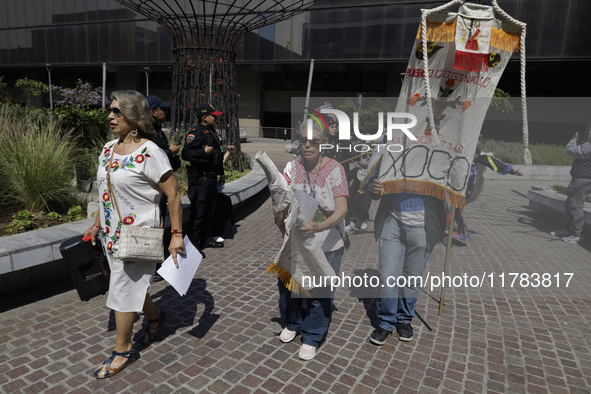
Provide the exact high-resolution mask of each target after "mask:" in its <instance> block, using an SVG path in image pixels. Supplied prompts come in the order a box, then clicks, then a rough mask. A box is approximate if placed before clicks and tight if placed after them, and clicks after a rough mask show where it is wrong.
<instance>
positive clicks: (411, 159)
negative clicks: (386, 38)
mask: <svg viewBox="0 0 591 394" xmlns="http://www.w3.org/2000/svg"><path fill="white" fill-rule="evenodd" d="M520 34H521V31H520V29H519V28H518V27H517V26H515V25H513V24H510V23H507V22H503V21H500V20H497V19H495V18H494V12H493V9H492V7H489V6H483V5H476V4H463V5H462V6H460V8H459V11H458V12H457V13H433V14H431V15H429V16H428V17H427V41H428V43H427V48H423V45H422V39H421V36H422V34H421V30H420V28H419V32H418V34H417V36H416V40H415V44H414V46H413V50H412V52H411V57H410V60H409V63H408V67H407V71H406V76H405V78H404V82H403V84H402V89H401V92H400V96H399V99H398V104H397V107H396V112H397V113H410V114H413V115H414V116H416V118H417V124H416V126H414V127H412V129H411V132H412V134H413V135H414V136H415V137H416V138H417V140H416V141H413V140H411V139H410V138H408V137H407V136H405V135H404V134H403V133H402V132H400V133H399V134H396V133H394V134H393V136H392V139H391V140H389V141H387V144H389V145H391V144H398V145H401V146H402V147H400V149H399V150H400V151H398V152H396V151H395V150H396V149H391V150H387V149H384V150H383V151H382V152H381V156H379V160H376V161H375V163H374V167H373V168H370V171H369V172H368V175H369V176H368V177H366V178H365V180H364V183H365V182H367V181H368V180H369V178H370V177H371V175H372V173H375V172H377V171H379V179H380V180H381V182H382V183H383V184H384V193H385V194H391V193H401V192H411V193H418V194H423V195H430V196H434V197H437V198H440V199H446V200H447V201H448V202H452V201H455V202H456V205H457V206H463V205H464V204H465V192H466V187H467V179H468V175H469V170H470V164H471V163H472V159H473V156H474V152H475V150H476V144H477V142H478V136H479V135H480V130H481V127H482V123H483V121H484V117H485V115H486V112H487V110H488V107H489V105H490V101H491V98H492V96H493V94H494V91H495V88H496V86H497V84H498V82H499V80H500V78H501V75H502V74H503V71H504V70H505V67H506V66H507V63H508V62H509V58H510V57H511V55H512V53H513V52H518V51H519V38H520ZM423 56H428V61H429V70H428V71H427V72H428V75H429V77H430V88H431V102H432V105H433V119H434V124H435V128H436V129H437V131H438V136H439V140H440V141H441V142H440V144H436V143H434V141H433V140H432V134H431V127H430V125H429V111H428V106H427V101H426V100H427V98H426V89H425V78H424V76H425V75H424V73H425V70H424V69H423ZM394 123H408V121H407V120H406V119H394ZM363 186H364V185H362V187H363Z"/></svg>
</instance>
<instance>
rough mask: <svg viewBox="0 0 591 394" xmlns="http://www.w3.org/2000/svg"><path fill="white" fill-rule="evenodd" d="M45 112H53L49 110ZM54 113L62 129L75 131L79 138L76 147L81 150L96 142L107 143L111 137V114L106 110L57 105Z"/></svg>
mask: <svg viewBox="0 0 591 394" xmlns="http://www.w3.org/2000/svg"><path fill="white" fill-rule="evenodd" d="M45 111H46V112H51V110H47V109H45ZM52 113H53V116H54V117H55V118H57V119H59V120H60V121H61V128H62V130H64V132H68V131H70V130H72V129H73V130H74V133H73V135H74V136H75V137H77V139H76V145H78V146H79V147H80V148H83V149H85V148H88V147H89V146H90V145H93V144H94V143H95V142H96V141H105V142H106V141H107V138H109V137H111V131H110V129H109V114H108V113H107V111H106V110H105V109H104V108H98V109H90V108H88V107H82V108H78V107H75V106H69V105H64V104H59V103H56V106H55V107H54V109H53V112H52ZM101 148H102V145H101ZM97 157H98V156H97Z"/></svg>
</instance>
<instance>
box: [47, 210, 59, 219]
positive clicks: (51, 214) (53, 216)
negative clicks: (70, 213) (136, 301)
mask: <svg viewBox="0 0 591 394" xmlns="http://www.w3.org/2000/svg"><path fill="white" fill-rule="evenodd" d="M47 217H48V218H49V219H53V220H56V219H59V217H60V214H59V213H57V212H49V213H48V214H47Z"/></svg>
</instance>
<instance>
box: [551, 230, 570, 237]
mask: <svg viewBox="0 0 591 394" xmlns="http://www.w3.org/2000/svg"><path fill="white" fill-rule="evenodd" d="M550 235H553V236H555V237H560V238H562V237H568V236H570V231H566V230H563V229H560V230H555V231H550Z"/></svg>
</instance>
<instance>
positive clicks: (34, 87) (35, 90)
mask: <svg viewBox="0 0 591 394" xmlns="http://www.w3.org/2000/svg"><path fill="white" fill-rule="evenodd" d="M14 86H15V87H17V88H19V89H20V90H21V91H22V92H23V94H24V95H25V97H26V98H27V105H28V106H30V105H31V99H32V98H33V97H43V96H44V95H45V94H47V93H48V92H49V86H47V85H46V84H44V83H43V82H41V81H35V80H34V79H29V78H22V79H18V80H17V81H16V83H15V84H14Z"/></svg>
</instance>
